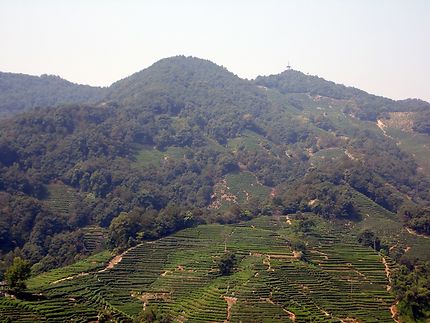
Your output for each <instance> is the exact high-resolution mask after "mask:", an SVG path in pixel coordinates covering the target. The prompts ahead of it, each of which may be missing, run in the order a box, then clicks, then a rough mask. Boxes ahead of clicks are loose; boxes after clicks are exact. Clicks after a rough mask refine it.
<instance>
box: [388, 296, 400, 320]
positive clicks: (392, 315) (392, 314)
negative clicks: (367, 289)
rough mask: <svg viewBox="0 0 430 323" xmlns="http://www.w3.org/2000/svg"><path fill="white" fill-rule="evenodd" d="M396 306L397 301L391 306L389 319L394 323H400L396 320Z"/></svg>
mask: <svg viewBox="0 0 430 323" xmlns="http://www.w3.org/2000/svg"><path fill="white" fill-rule="evenodd" d="M397 304H399V302H398V301H397V302H396V303H395V304H393V305H391V307H390V312H391V317H392V319H393V320H394V322H396V323H400V320H399V319H398V316H399V309H398V308H397Z"/></svg>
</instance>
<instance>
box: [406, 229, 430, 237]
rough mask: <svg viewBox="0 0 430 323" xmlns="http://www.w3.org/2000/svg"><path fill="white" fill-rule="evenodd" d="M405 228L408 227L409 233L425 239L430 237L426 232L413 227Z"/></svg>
mask: <svg viewBox="0 0 430 323" xmlns="http://www.w3.org/2000/svg"><path fill="white" fill-rule="evenodd" d="M405 229H406V231H408V233H409V234H412V235H413V236H416V237H421V238H425V239H430V237H429V236H426V235H425V234H421V233H418V232H416V231H415V230H413V229H411V228H408V227H405Z"/></svg>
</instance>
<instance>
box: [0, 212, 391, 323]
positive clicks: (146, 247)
mask: <svg viewBox="0 0 430 323" xmlns="http://www.w3.org/2000/svg"><path fill="white" fill-rule="evenodd" d="M295 221H296V220H294V216H291V217H290V218H288V221H287V218H286V217H259V218H256V219H254V220H252V221H249V222H244V223H240V224H236V225H218V224H212V225H202V226H198V227H195V228H190V229H186V230H183V231H180V232H177V233H176V234H174V235H171V236H169V237H165V238H162V239H160V240H157V241H153V242H145V243H143V244H140V245H138V246H137V247H135V248H132V249H130V250H129V251H128V252H126V253H125V254H123V255H122V256H121V257H119V258H116V260H117V261H118V260H121V261H120V262H118V263H117V264H116V265H114V264H111V265H110V266H108V267H106V268H105V269H100V267H97V268H94V269H91V270H89V272H88V274H85V273H84V274H82V273H81V274H80V273H79V271H76V272H75V275H76V276H74V277H73V278H71V279H67V280H61V281H59V282H55V281H52V279H51V280H49V279H46V276H45V277H44V276H39V277H35V278H33V279H32V281H31V282H32V284H31V286H33V287H32V292H33V293H41V294H39V296H38V298H39V299H34V300H26V301H18V300H17V301H15V300H11V299H8V298H0V317H1V319H6V318H10V319H11V320H12V321H15V319H18V318H19V319H22V320H24V321H26V320H27V321H37V320H41V321H46V320H47V321H52V322H59V321H62V322H66V321H80V322H84V321H92V320H96V319H97V317H98V315H100V314H104V315H111V316H112V317H113V318H114V319H116V320H118V321H122V322H131V321H132V320H133V319H135V318H137V317H138V315H139V313H141V312H142V310H143V309H146V308H156V311H157V312H158V313H163V314H164V315H165V316H168V317H170V318H171V319H172V320H173V321H176V322H185V321H187V322H273V321H284V322H288V321H295V322H311V321H312V322H318V321H319V322H327V321H330V322H341V321H345V322H346V321H352V320H357V321H362V322H392V321H393V320H392V318H391V314H390V309H389V308H390V306H391V305H392V303H393V298H392V296H391V295H390V293H389V292H387V285H388V280H387V277H386V273H385V270H384V269H385V268H384V265H383V263H382V257H381V256H380V255H379V254H377V253H376V252H374V251H373V250H372V249H368V248H364V247H361V246H360V245H358V244H357V243H356V242H355V238H354V237H353V236H351V235H350V234H349V233H348V232H347V231H344V230H341V231H339V228H337V229H336V230H335V231H336V232H334V231H332V230H331V229H330V227H328V226H327V224H326V223H325V222H323V221H319V222H318V224H317V226H316V227H315V228H314V229H313V231H311V232H310V233H308V234H306V235H303V234H300V233H296V232H295V230H294V227H295V223H294V222H295ZM339 232H340V233H339ZM342 232H343V233H342ZM290 239H302V240H303V241H305V242H306V244H307V251H306V252H305V260H300V259H298V257H297V254H296V253H293V250H292V249H291V247H290V244H289V240H290ZM226 250H227V251H229V252H232V253H234V254H235V255H236V257H237V259H238V264H237V268H236V269H235V271H234V272H233V273H232V274H231V275H228V276H221V275H220V274H219V272H218V267H217V261H218V259H219V258H220V257H221V256H222V255H223V254H224V252H225V251H226ZM387 262H388V263H389V264H391V262H390V260H389V259H387ZM69 274H70V273H69ZM71 276H73V275H71ZM38 281H39V283H38ZM31 286H30V287H31ZM19 315H21V316H19Z"/></svg>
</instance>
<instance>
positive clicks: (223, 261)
mask: <svg viewBox="0 0 430 323" xmlns="http://www.w3.org/2000/svg"><path fill="white" fill-rule="evenodd" d="M236 263H237V259H236V256H235V255H234V254H233V253H230V252H226V253H224V254H223V255H222V256H221V258H220V260H219V261H218V269H219V272H220V274H221V275H223V276H227V275H230V274H231V273H232V272H233V269H234V267H235V266H236Z"/></svg>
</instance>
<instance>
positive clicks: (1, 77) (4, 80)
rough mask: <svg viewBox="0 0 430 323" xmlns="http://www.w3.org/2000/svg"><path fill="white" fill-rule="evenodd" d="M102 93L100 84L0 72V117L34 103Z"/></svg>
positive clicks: (81, 99)
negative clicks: (95, 85) (82, 83)
mask: <svg viewBox="0 0 430 323" xmlns="http://www.w3.org/2000/svg"><path fill="white" fill-rule="evenodd" d="M104 93H105V89H103V88H98V87H92V86H88V85H79V84H74V83H71V82H69V81H66V80H64V79H62V78H60V77H58V76H54V75H42V76H32V75H26V74H15V73H3V72H0V118H3V117H10V116H13V115H15V114H17V113H21V112H24V111H27V110H30V109H33V108H36V107H43V108H45V107H50V106H51V107H52V106H58V105H62V104H71V103H95V102H97V101H99V100H100V99H101V98H103V96H104Z"/></svg>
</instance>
